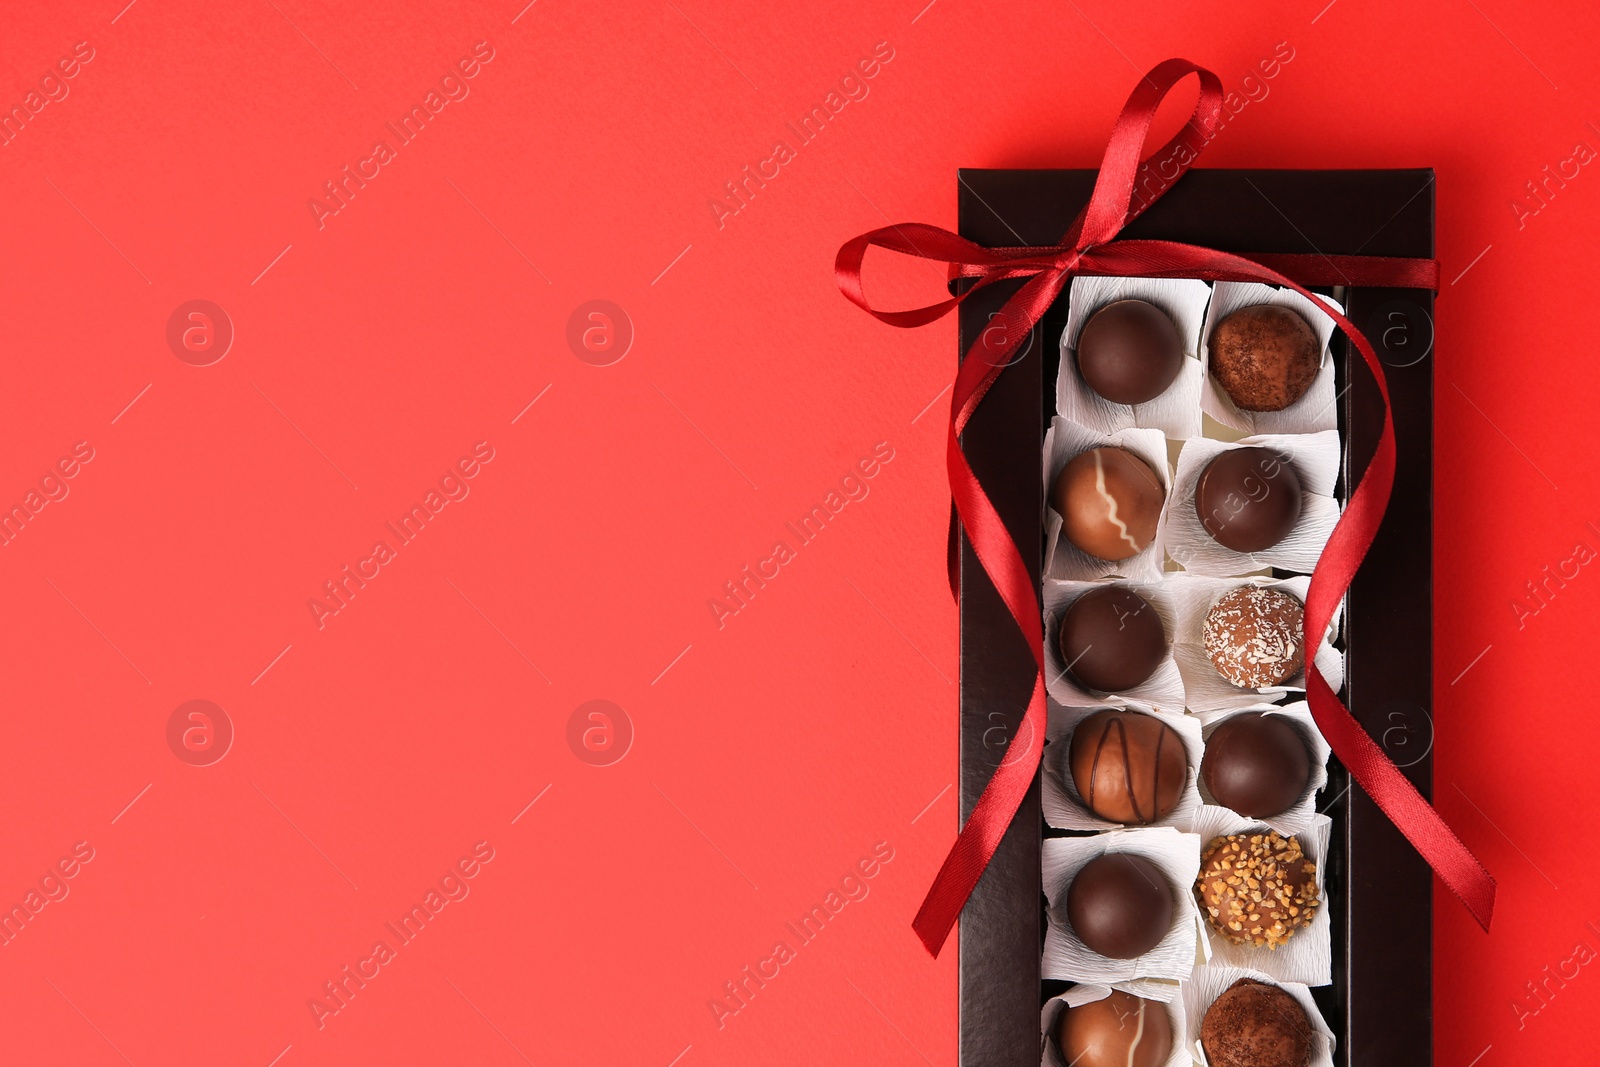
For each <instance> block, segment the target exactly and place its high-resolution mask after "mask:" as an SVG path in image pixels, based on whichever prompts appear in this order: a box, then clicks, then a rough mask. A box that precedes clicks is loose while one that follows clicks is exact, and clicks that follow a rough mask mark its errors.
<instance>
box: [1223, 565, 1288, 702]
mask: <svg viewBox="0 0 1600 1067" xmlns="http://www.w3.org/2000/svg"><path fill="white" fill-rule="evenodd" d="M1205 650H1206V656H1207V658H1209V659H1210V660H1211V664H1212V666H1214V667H1216V669H1217V673H1218V674H1220V675H1222V677H1223V678H1225V679H1227V680H1228V681H1229V682H1231V683H1232V684H1233V685H1236V686H1239V687H1240V688H1241V689H1264V688H1266V687H1267V686H1273V685H1282V684H1283V683H1284V682H1286V681H1288V680H1289V679H1290V678H1292V677H1294V676H1295V675H1296V674H1298V673H1299V672H1300V669H1301V668H1302V667H1304V666H1305V662H1306V656H1305V607H1304V605H1302V604H1301V603H1300V601H1298V600H1296V599H1295V598H1294V597H1292V596H1290V595H1289V594H1288V593H1285V592H1283V591H1282V590H1279V589H1272V588H1268V587H1266V586H1260V585H1242V586H1240V587H1239V588H1237V589H1234V590H1232V591H1231V592H1228V593H1225V594H1223V595H1222V596H1221V597H1220V598H1218V600H1217V602H1216V603H1215V604H1213V605H1212V606H1211V610H1210V611H1208V612H1206V619H1205Z"/></svg>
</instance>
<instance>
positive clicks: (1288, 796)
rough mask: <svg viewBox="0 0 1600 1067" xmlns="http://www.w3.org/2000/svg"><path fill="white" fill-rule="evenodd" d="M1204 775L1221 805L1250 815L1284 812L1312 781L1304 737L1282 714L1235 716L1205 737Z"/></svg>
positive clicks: (1208, 788) (1257, 816) (1309, 754)
mask: <svg viewBox="0 0 1600 1067" xmlns="http://www.w3.org/2000/svg"><path fill="white" fill-rule="evenodd" d="M1200 778H1201V780H1202V781H1204V782H1205V784H1206V791H1207V792H1209V793H1210V794H1211V796H1212V799H1214V800H1215V801H1216V802H1217V803H1218V804H1221V805H1223V806H1224V807H1228V808H1232V809H1233V810H1234V811H1236V812H1238V813H1239V814H1240V815H1243V816H1245V817H1246V818H1251V819H1270V818H1272V817H1273V816H1275V815H1282V814H1283V813H1284V812H1286V811H1288V810H1289V809H1290V808H1292V807H1294V805H1295V804H1296V803H1297V802H1298V801H1299V800H1300V798H1301V797H1303V796H1305V792H1306V787H1307V786H1309V785H1310V784H1311V751H1310V749H1308V748H1307V747H1306V739H1305V735H1303V734H1302V733H1301V732H1300V731H1299V730H1297V729H1295V727H1294V725H1293V724H1292V723H1290V721H1289V720H1288V719H1287V718H1285V717H1284V716H1282V715H1266V714H1263V713H1261V712H1259V711H1249V712H1244V713H1242V714H1239V715H1234V716H1230V717H1229V718H1227V719H1224V720H1223V721H1222V723H1221V724H1220V725H1219V726H1218V727H1217V728H1216V729H1215V730H1213V731H1212V732H1211V736H1210V737H1208V738H1207V739H1206V750H1205V756H1204V758H1202V759H1201V761H1200Z"/></svg>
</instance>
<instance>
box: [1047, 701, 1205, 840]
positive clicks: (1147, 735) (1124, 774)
mask: <svg viewBox="0 0 1600 1067" xmlns="http://www.w3.org/2000/svg"><path fill="white" fill-rule="evenodd" d="M1068 763H1069V764H1070V765H1071V768H1072V784H1073V785H1074V786H1075V787H1076V788H1077V790H1078V796H1079V797H1081V798H1082V799H1083V802H1084V804H1085V805H1086V806H1087V807H1088V809H1089V810H1090V811H1092V812H1094V813H1095V814H1096V815H1098V816H1100V817H1101V818H1102V819H1107V820H1110V821H1111V822H1117V823H1127V824H1132V825H1136V826H1148V825H1149V824H1151V823H1153V822H1155V821H1157V820H1158V819H1164V818H1166V817H1167V816H1168V815H1170V814H1171V813H1172V809H1173V808H1175V807H1177V806H1178V798H1179V797H1180V796H1181V795H1182V794H1183V785H1184V783H1185V782H1186V781H1188V779H1189V760H1188V755H1187V754H1186V753H1185V751H1184V748H1183V738H1181V737H1179V736H1178V732H1177V731H1176V730H1174V729H1173V728H1172V727H1170V726H1168V725H1167V724H1166V723H1164V722H1162V721H1161V720H1160V719H1158V718H1156V717H1155V716H1154V715H1144V714H1141V713H1140V712H1137V711H1119V710H1113V709H1109V708H1108V709H1107V710H1105V711H1097V712H1095V713H1094V714H1093V715H1091V716H1089V717H1088V718H1087V719H1084V720H1083V721H1082V722H1080V723H1078V726H1077V729H1075V730H1073V731H1072V749H1071V754H1070V755H1069V757H1068Z"/></svg>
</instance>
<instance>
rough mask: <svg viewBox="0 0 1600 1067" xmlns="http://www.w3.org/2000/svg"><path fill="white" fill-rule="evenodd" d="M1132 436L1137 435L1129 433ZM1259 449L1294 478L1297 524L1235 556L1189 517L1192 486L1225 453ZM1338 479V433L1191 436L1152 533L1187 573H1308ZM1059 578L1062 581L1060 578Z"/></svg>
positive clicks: (1335, 511)
mask: <svg viewBox="0 0 1600 1067" xmlns="http://www.w3.org/2000/svg"><path fill="white" fill-rule="evenodd" d="M1135 432H1137V431H1135ZM1247 445H1260V446H1261V447H1263V448H1270V449H1272V450H1273V451H1274V452H1276V453H1277V454H1278V455H1280V456H1283V457H1284V458H1285V459H1287V460H1288V462H1289V466H1290V467H1291V468H1293V469H1294V472H1295V474H1296V475H1297V476H1298V477H1299V479H1300V488H1301V507H1300V519H1299V521H1298V522H1296V523H1295V524H1294V529H1293V530H1291V531H1289V536H1288V537H1285V538H1284V539H1283V540H1282V541H1280V542H1278V543H1277V544H1275V545H1273V546H1272V547H1271V548H1267V549H1263V550H1262V551H1260V552H1248V553H1247V552H1235V551H1233V550H1232V549H1229V548H1224V547H1222V545H1220V544H1218V543H1217V542H1216V541H1215V540H1214V539H1213V538H1212V536H1211V534H1210V533H1208V532H1207V531H1206V528H1205V526H1204V525H1203V524H1202V523H1201V521H1200V516H1199V515H1198V514H1196V513H1195V507H1194V493H1195V486H1196V485H1197V484H1198V483H1199V481H1200V475H1201V473H1203V472H1204V471H1205V469H1206V464H1208V463H1210V462H1211V461H1212V460H1213V459H1215V458H1216V457H1217V456H1218V455H1220V454H1221V453H1223V452H1225V451H1227V450H1228V449H1230V448H1243V447H1245V446H1247ZM1338 477H1339V432H1338V431H1337V430H1324V431H1322V432H1320V433H1309V434H1267V435H1262V436H1259V437H1246V438H1244V439H1242V440H1240V441H1238V442H1235V443H1232V444H1230V443H1227V442H1223V441H1214V440H1211V439H1209V438H1203V437H1197V438H1192V439H1191V440H1188V441H1185V442H1184V444H1183V451H1181V452H1179V453H1178V472H1177V475H1176V476H1175V477H1174V478H1173V481H1172V489H1171V491H1170V492H1168V494H1167V514H1166V519H1165V522H1164V523H1163V524H1162V527H1161V529H1160V530H1158V532H1157V539H1158V540H1160V541H1162V543H1163V546H1164V547H1165V549H1166V551H1167V553H1168V554H1169V555H1170V556H1172V558H1173V559H1174V560H1175V561H1176V562H1178V563H1179V564H1181V565H1182V566H1183V568H1184V569H1185V570H1187V571H1192V572H1194V573H1196V574H1209V575H1217V576H1228V575H1240V574H1249V573H1250V572H1251V571H1260V570H1266V569H1268V568H1272V567H1276V568H1278V569H1280V570H1286V571H1298V572H1300V573H1302V574H1309V573H1311V571H1312V570H1313V569H1314V568H1315V567H1316V565H1317V559H1318V558H1319V557H1320V556H1321V555H1322V550H1323V548H1324V547H1325V546H1326V545H1327V543H1328V537H1329V536H1330V535H1331V534H1332V533H1333V527H1334V526H1335V524H1337V523H1338V521H1339V502H1338V501H1337V500H1335V499H1334V498H1333V488H1334V484H1335V483H1336V482H1337V481H1338ZM1063 577H1064V576H1063Z"/></svg>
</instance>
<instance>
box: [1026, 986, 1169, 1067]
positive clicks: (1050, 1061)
mask: <svg viewBox="0 0 1600 1067" xmlns="http://www.w3.org/2000/svg"><path fill="white" fill-rule="evenodd" d="M1124 992H1128V991H1127V990H1124ZM1110 995H1111V987H1110V986H1104V985H1075V986H1073V987H1072V988H1070V989H1068V990H1067V991H1066V992H1065V993H1062V994H1060V995H1059V996H1054V997H1051V998H1050V999H1049V1000H1047V1001H1045V1002H1044V1008H1043V1009H1042V1010H1041V1011H1040V1013H1039V1026H1040V1031H1039V1033H1040V1040H1041V1041H1042V1042H1043V1043H1044V1045H1043V1049H1044V1051H1043V1055H1042V1056H1041V1057H1040V1060H1039V1067H1072V1064H1069V1063H1068V1062H1067V1061H1066V1057H1065V1056H1063V1055H1062V1054H1061V1050H1060V1049H1059V1048H1057V1047H1056V1043H1055V1041H1054V1040H1053V1039H1052V1038H1051V1036H1050V1035H1051V1034H1052V1033H1053V1032H1054V1031H1055V1028H1056V1020H1057V1019H1059V1018H1060V1017H1061V1013H1062V1012H1063V1011H1065V1010H1066V1009H1067V1008H1069V1007H1071V1008H1076V1007H1078V1006H1079V1005H1082V1004H1093V1003H1094V1002H1095V1001H1097V1000H1104V999H1106V998H1107V997H1109V996H1110ZM1183 1002H1184V998H1183V997H1174V998H1172V999H1171V1000H1169V1001H1167V1002H1166V1003H1165V1004H1163V1005H1162V1007H1163V1008H1164V1009H1165V1010H1166V1013H1167V1016H1168V1018H1169V1019H1170V1021H1171V1025H1172V1055H1170V1056H1168V1057H1167V1058H1166V1059H1165V1060H1163V1061H1162V1062H1161V1067H1190V1064H1192V1063H1193V1062H1194V1061H1193V1059H1192V1058H1191V1057H1190V1056H1189V1045H1188V1038H1187V1035H1188V1032H1189V1021H1188V1019H1187V1018H1186V1017H1185V1015H1184V1010H1183V1009H1184V1003H1183ZM1145 1021H1146V1025H1149V1022H1150V1013H1149V1011H1148V1009H1147V1010H1146V1012H1145Z"/></svg>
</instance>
